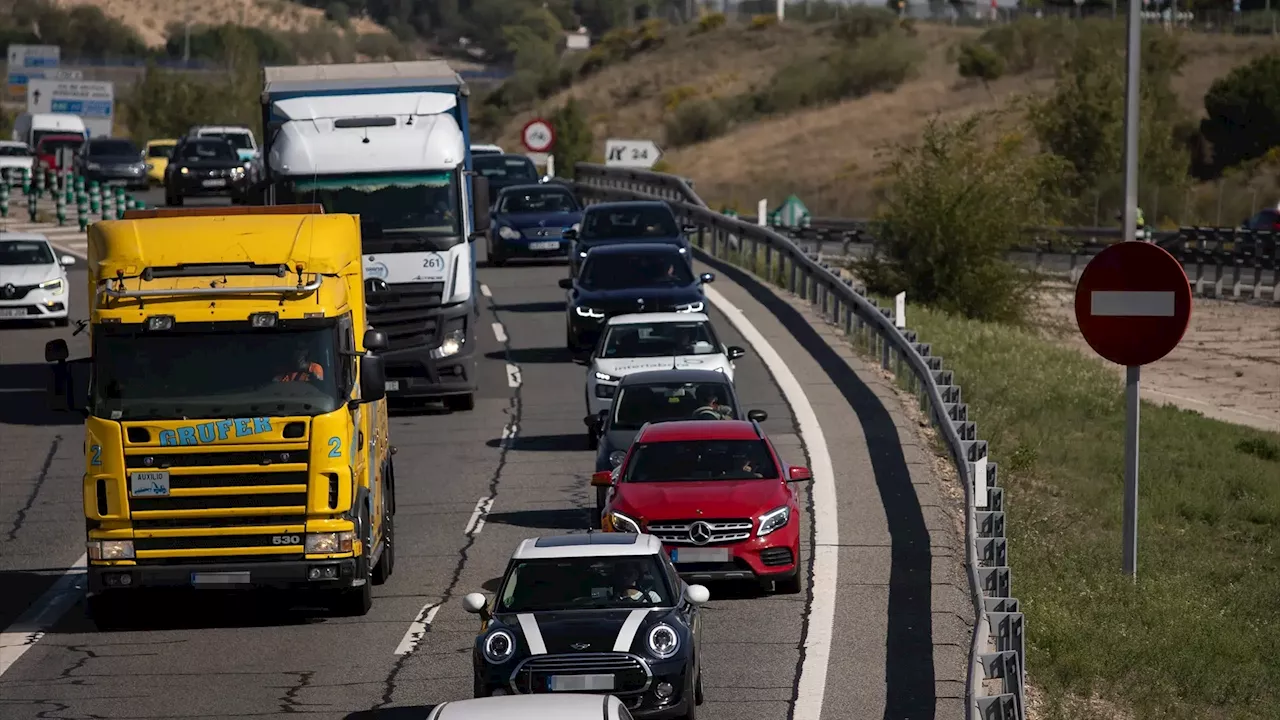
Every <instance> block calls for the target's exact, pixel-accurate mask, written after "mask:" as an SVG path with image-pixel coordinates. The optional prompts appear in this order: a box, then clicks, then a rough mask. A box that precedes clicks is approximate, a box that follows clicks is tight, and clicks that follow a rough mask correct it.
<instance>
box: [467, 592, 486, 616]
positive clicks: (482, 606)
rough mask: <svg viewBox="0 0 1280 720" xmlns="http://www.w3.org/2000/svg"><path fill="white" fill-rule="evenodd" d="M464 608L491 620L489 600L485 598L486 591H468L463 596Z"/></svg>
mask: <svg viewBox="0 0 1280 720" xmlns="http://www.w3.org/2000/svg"><path fill="white" fill-rule="evenodd" d="M462 609H463V610H466V611H467V612H469V613H471V614H472V615H479V616H480V617H481V619H483V620H484V621H485V622H488V620H489V601H488V600H486V599H485V597H484V593H478V592H474V593H467V594H466V595H464V596H462Z"/></svg>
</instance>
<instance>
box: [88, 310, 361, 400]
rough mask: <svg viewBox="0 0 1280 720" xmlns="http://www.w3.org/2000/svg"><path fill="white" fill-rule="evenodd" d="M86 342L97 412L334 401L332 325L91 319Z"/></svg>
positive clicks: (336, 359) (336, 373)
mask: <svg viewBox="0 0 1280 720" xmlns="http://www.w3.org/2000/svg"><path fill="white" fill-rule="evenodd" d="M205 327H207V326H205ZM93 345H94V351H93V358H94V365H93V374H94V377H93V389H92V403H93V414H94V415H96V416H98V417H103V418H109V419H114V420H157V419H167V418H183V417H188V418H208V417H238V416H249V415H255V416H282V415H319V414H322V413H327V412H332V411H333V410H336V409H337V408H338V407H339V405H340V404H341V403H342V400H341V399H340V398H339V391H338V388H339V387H340V386H343V385H344V384H345V383H343V382H342V379H341V378H342V375H343V369H344V365H343V362H341V361H340V356H339V355H338V345H337V334H336V332H335V328H334V327H333V326H328V327H319V328H316V327H312V328H306V329H300V330H270V331H255V332H252V333H250V332H244V331H240V332H232V331H225V330H224V331H213V332H210V331H208V330H205V329H201V330H192V329H184V328H183V327H181V326H180V325H179V326H175V328H174V329H173V330H169V331H164V332H145V331H142V330H140V329H124V328H119V329H110V330H107V326H99V327H95V328H94V342H93Z"/></svg>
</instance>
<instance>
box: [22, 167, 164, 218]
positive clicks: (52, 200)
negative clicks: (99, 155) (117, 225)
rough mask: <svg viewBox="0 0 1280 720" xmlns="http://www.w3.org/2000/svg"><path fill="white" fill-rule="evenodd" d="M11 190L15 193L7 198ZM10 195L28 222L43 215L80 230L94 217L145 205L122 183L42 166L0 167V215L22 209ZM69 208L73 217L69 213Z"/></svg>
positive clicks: (121, 214) (121, 213) (115, 214)
mask: <svg viewBox="0 0 1280 720" xmlns="http://www.w3.org/2000/svg"><path fill="white" fill-rule="evenodd" d="M15 193H16V194H17V195H19V197H18V198H11V195H12V194H15ZM13 199H16V200H17V201H18V202H20V203H22V204H24V205H25V208H24V210H25V213H26V216H27V219H28V220H29V221H30V222H40V221H41V220H42V219H45V220H49V221H51V222H54V223H56V224H57V225H58V226H59V227H63V226H68V225H69V224H72V223H74V224H75V225H77V226H78V227H79V228H80V231H81V232H85V231H87V230H88V228H89V225H90V224H91V223H93V222H96V221H98V220H111V219H119V218H121V217H124V213H125V211H126V210H133V209H144V208H146V203H145V202H143V201H141V200H139V199H137V198H135V197H134V196H133V195H131V194H129V193H127V192H126V191H125V189H124V188H123V187H115V186H110V185H107V184H99V183H98V182H97V181H93V180H86V179H85V178H84V177H83V176H81V175H76V174H73V173H72V172H70V171H65V170H64V171H53V170H50V171H47V172H46V170H45V168H43V167H36V169H35V171H34V172H32V171H30V170H26V169H17V168H5V169H4V170H3V171H0V218H2V219H5V220H7V219H10V218H15V217H17V216H18V215H19V214H20V213H21V212H22V211H20V210H18V208H15V207H13V204H12V203H11V200H13ZM42 201H43V202H42ZM50 205H52V206H53V207H52V208H50V207H49V206H50ZM71 210H74V212H75V216H74V218H72V217H71V216H70V215H69V212H70V211H71Z"/></svg>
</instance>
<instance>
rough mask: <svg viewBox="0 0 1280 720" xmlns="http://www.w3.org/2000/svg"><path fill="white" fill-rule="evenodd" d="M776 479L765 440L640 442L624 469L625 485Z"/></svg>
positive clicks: (775, 469)
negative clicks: (633, 483) (625, 469)
mask: <svg viewBox="0 0 1280 720" xmlns="http://www.w3.org/2000/svg"><path fill="white" fill-rule="evenodd" d="M777 477H778V466H777V465H776V464H775V463H774V462H773V456H772V454H770V452H769V448H768V446H767V445H765V441H764V440H688V441H684V440H682V441H678V442H662V443H643V444H641V445H638V446H636V449H635V453H634V457H633V458H632V460H631V462H630V464H629V465H628V466H627V475H626V481H627V482H686V481H697V480H758V479H766V478H767V479H774V478H777Z"/></svg>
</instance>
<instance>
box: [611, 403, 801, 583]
mask: <svg viewBox="0 0 1280 720" xmlns="http://www.w3.org/2000/svg"><path fill="white" fill-rule="evenodd" d="M811 478H812V475H811V474H810V472H809V469H808V468H804V467H799V466H795V465H791V466H788V465H787V464H786V463H784V462H782V460H781V459H780V458H779V457H778V453H777V452H776V451H775V450H774V448H773V443H771V442H769V439H768V438H767V437H766V436H765V434H764V432H763V431H762V430H761V429H760V425H759V424H758V423H756V422H754V421H750V420H684V421H681V422H665V423H653V424H649V425H645V426H644V427H643V428H641V429H640V433H639V434H638V435H637V436H636V439H635V442H633V443H632V444H631V448H630V450H628V451H627V457H626V458H625V459H624V460H623V461H622V463H621V464H620V465H618V467H616V468H614V469H613V470H612V471H608V470H602V471H600V472H597V473H595V474H594V475H592V476H591V484H592V485H595V486H597V487H609V488H610V492H609V498H608V500H607V501H606V503H605V507H604V514H603V517H602V518H601V528H602V529H604V530H605V531H606V532H626V533H649V534H651V535H655V536H657V537H658V538H660V539H661V540H662V543H663V545H664V546H665V547H666V549H667V550H669V551H670V552H671V560H672V562H674V563H675V565H676V569H677V570H678V571H679V572H680V575H681V577H683V578H685V579H686V580H688V581H689V582H702V581H715V580H755V581H757V582H759V583H761V585H763V586H764V587H765V588H766V589H767V588H768V586H769V585H770V584H771V583H772V584H774V585H775V587H776V589H777V590H778V591H780V592H783V593H796V592H799V591H800V564H799V559H800V505H799V503H798V502H797V500H796V492H795V490H794V489H793V488H792V487H791V485H790V483H794V482H805V481H808V480H810V479H811Z"/></svg>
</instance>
